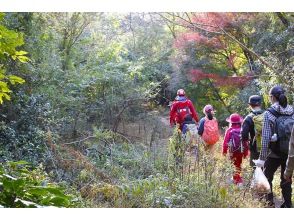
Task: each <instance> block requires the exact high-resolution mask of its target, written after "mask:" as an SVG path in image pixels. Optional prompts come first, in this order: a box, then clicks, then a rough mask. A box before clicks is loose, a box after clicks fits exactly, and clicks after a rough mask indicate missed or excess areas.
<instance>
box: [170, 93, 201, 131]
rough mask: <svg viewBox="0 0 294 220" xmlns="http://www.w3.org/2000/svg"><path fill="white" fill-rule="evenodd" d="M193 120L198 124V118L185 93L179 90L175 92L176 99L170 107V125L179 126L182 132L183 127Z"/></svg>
mask: <svg viewBox="0 0 294 220" xmlns="http://www.w3.org/2000/svg"><path fill="white" fill-rule="evenodd" d="M193 119H194V120H195V122H196V123H198V121H199V118H198V115H197V112H196V111H195V108H194V106H193V103H192V102H191V101H190V100H189V99H188V98H187V97H186V95H185V91H184V90H183V89H179V90H178V91H177V97H176V99H175V101H174V102H173V104H172V106H171V110H170V125H171V126H173V125H174V124H179V125H180V129H181V130H182V129H183V125H184V124H191V123H193Z"/></svg>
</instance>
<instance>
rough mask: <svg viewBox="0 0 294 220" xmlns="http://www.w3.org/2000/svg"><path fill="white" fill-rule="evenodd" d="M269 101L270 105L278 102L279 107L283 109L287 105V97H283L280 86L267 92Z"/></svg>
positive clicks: (283, 92) (282, 90)
mask: <svg viewBox="0 0 294 220" xmlns="http://www.w3.org/2000/svg"><path fill="white" fill-rule="evenodd" d="M269 96H270V101H271V103H272V104H274V103H275V102H278V103H279V105H280V106H282V107H283V108H285V107H286V106H287V105H288V100H287V97H286V96H285V90H284V89H283V87H281V86H274V87H272V88H271V90H270V92H269Z"/></svg>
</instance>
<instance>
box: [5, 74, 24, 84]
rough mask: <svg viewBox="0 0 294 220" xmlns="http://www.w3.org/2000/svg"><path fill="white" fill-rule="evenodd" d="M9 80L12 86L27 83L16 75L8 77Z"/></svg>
mask: <svg viewBox="0 0 294 220" xmlns="http://www.w3.org/2000/svg"><path fill="white" fill-rule="evenodd" d="M8 79H9V82H10V83H11V84H12V85H15V84H16V83H19V84H23V83H25V80H24V79H23V78H21V77H18V76H15V75H11V76H8Z"/></svg>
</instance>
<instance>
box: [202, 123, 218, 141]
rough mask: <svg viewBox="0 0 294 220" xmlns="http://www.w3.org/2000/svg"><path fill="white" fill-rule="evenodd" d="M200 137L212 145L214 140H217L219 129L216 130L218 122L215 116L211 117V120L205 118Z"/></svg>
mask: <svg viewBox="0 0 294 220" xmlns="http://www.w3.org/2000/svg"><path fill="white" fill-rule="evenodd" d="M202 139H203V140H204V142H205V143H206V144H208V145H213V144H215V143H216V142H218V140H219V130H218V122H217V120H216V119H215V118H213V119H212V120H209V119H208V118H205V122H204V131H203V134H202Z"/></svg>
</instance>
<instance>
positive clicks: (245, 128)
mask: <svg viewBox="0 0 294 220" xmlns="http://www.w3.org/2000/svg"><path fill="white" fill-rule="evenodd" d="M248 104H249V108H250V113H249V114H248V115H247V116H246V117H245V119H244V121H243V124H242V129H241V140H242V143H243V144H246V146H248V145H249V150H250V166H252V167H254V165H255V164H254V163H253V160H257V159H258V158H259V154H260V149H258V148H257V138H256V134H255V133H256V129H255V125H254V120H253V117H254V116H257V115H260V114H262V113H263V112H264V111H263V110H262V109H261V97H260V96H259V95H252V96H250V97H249V101H248ZM259 144H261V143H259Z"/></svg>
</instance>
